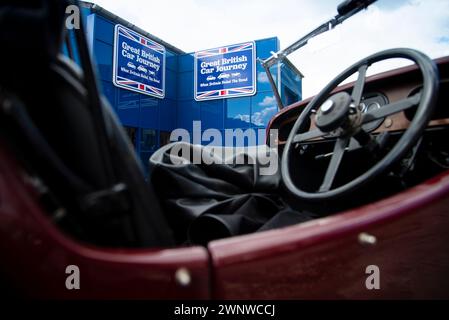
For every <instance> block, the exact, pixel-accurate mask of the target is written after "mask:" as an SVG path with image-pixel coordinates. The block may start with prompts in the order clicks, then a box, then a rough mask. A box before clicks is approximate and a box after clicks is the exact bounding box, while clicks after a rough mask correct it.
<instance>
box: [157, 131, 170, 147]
mask: <svg viewBox="0 0 449 320" xmlns="http://www.w3.org/2000/svg"><path fill="white" fill-rule="evenodd" d="M169 143H170V132H169V131H160V132H159V147H162V146H165V145H166V144H169Z"/></svg>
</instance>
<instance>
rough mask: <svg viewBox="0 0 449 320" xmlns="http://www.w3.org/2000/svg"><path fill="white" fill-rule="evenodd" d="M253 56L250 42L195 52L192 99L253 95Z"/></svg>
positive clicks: (253, 45)
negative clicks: (193, 95) (193, 93)
mask: <svg viewBox="0 0 449 320" xmlns="http://www.w3.org/2000/svg"><path fill="white" fill-rule="evenodd" d="M255 60H256V45H255V43H254V42H246V43H240V44H235V45H230V46H226V47H221V48H215V49H210V50H203V51H199V52H195V71H194V74H195V76H194V78H195V100H197V101H203V100H212V99H223V98H231V97H241V96H251V95H254V94H255V93H256V66H255Z"/></svg>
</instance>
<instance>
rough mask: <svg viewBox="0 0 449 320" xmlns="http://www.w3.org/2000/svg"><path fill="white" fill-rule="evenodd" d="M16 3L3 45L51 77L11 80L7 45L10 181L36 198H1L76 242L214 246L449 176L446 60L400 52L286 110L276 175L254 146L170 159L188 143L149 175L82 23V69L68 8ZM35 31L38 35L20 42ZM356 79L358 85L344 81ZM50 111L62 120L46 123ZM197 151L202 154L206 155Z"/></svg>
mask: <svg viewBox="0 0 449 320" xmlns="http://www.w3.org/2000/svg"><path fill="white" fill-rule="evenodd" d="M7 2H8V1H7ZM8 4H9V6H6V7H5V8H7V9H3V8H1V9H0V12H1V14H0V25H1V26H5V25H7V24H8V25H9V27H8V28H5V27H2V28H0V30H1V31H0V39H1V43H2V44H3V46H5V47H8V48H14V50H15V52H16V54H17V57H16V59H24V60H26V59H32V60H33V61H32V62H33V64H34V66H35V71H34V72H35V73H36V72H39V73H40V78H41V79H42V81H38V82H35V85H33V86H25V85H24V83H23V79H22V78H21V77H16V76H10V75H11V74H18V72H19V73H20V72H26V70H25V69H26V64H23V65H19V66H17V65H16V66H15V68H16V69H14V70H12V69H11V68H12V67H11V66H10V64H8V59H7V56H6V52H5V51H3V50H2V51H0V63H1V65H2V72H1V75H0V87H1V90H0V105H1V108H0V173H1V175H3V177H2V178H1V179H0V185H1V186H2V188H4V189H3V190H7V189H11V190H18V189H17V188H18V182H17V181H21V183H23V184H24V185H25V186H26V187H25V189H21V190H27V193H28V194H29V195H31V196H30V197H31V198H27V199H26V200H25V198H23V197H22V196H17V197H18V198H17V203H15V204H8V203H9V202H8V201H9V200H8V199H10V200H11V199H12V198H3V197H2V194H1V193H0V206H5V205H6V206H10V207H13V206H15V205H17V206H19V207H20V206H21V205H24V203H27V204H28V203H30V201H31V202H33V201H34V202H35V203H36V204H37V206H38V207H39V208H41V210H42V211H43V212H45V213H46V216H47V218H48V219H49V221H51V224H52V225H54V226H57V229H58V230H60V231H62V232H63V234H65V235H68V236H69V237H70V238H72V239H74V240H75V241H76V242H78V243H82V244H83V243H84V244H86V245H88V246H95V247H97V246H98V247H105V248H164V247H165V248H175V247H184V246H192V245H202V246H205V247H207V246H208V244H209V243H210V242H211V241H213V240H216V239H221V238H229V237H233V236H239V235H245V234H252V233H261V234H262V232H264V231H267V230H278V229H279V228H284V227H288V226H292V225H297V224H301V223H304V222H308V221H313V220H316V219H321V218H323V217H329V216H334V215H339V214H340V213H341V212H345V211H348V210H350V209H354V208H358V207H361V206H366V205H369V204H373V203H375V202H376V201H379V200H381V199H386V198H389V197H392V196H394V195H398V194H400V193H402V192H404V191H406V190H409V189H410V188H412V187H416V186H419V185H420V184H422V183H425V182H426V181H428V180H429V179H432V178H434V177H436V176H438V175H439V174H441V173H444V172H445V171H447V169H448V168H449V144H448V143H447V140H446V139H447V136H448V134H449V108H448V106H447V104H448V101H449V97H448V93H449V58H447V57H446V58H441V59H438V60H435V61H433V60H431V59H430V58H428V57H427V56H426V55H424V54H423V53H421V52H419V51H417V50H413V49H409V48H397V49H391V50H386V51H382V52H379V53H376V54H374V55H371V56H369V57H366V58H364V59H362V60H361V61H358V62H355V63H354V64H353V65H352V66H349V67H348V66H342V69H343V68H345V67H348V68H347V69H346V70H345V71H343V72H342V73H341V74H340V75H337V76H336V77H335V79H334V80H332V81H331V82H330V83H329V84H328V85H327V86H326V87H325V88H324V89H323V90H322V91H321V92H319V93H318V94H317V95H316V96H314V97H312V98H309V99H306V100H303V101H301V102H298V103H295V104H293V105H290V106H287V107H284V108H282V109H281V110H280V111H279V112H278V114H277V115H276V116H275V117H274V118H273V119H272V120H271V122H270V124H269V128H268V130H267V132H270V131H269V130H270V129H277V130H278V135H277V136H276V135H271V136H268V140H267V145H270V146H272V147H274V148H277V157H278V159H279V162H278V165H279V170H277V173H276V174H273V175H266V176H265V175H260V174H259V171H258V166H259V164H258V159H257V157H258V155H257V152H253V151H251V150H246V151H245V152H243V154H236V155H235V157H237V156H240V157H244V158H253V159H254V160H255V161H254V163H251V164H231V165H228V164H218V165H216V164H213V165H206V164H193V162H190V160H189V159H184V161H183V162H182V163H181V164H172V163H171V162H170V157H169V156H168V152H169V151H170V150H172V148H175V147H176V146H179V143H177V142H174V143H172V144H170V145H167V146H165V147H163V148H162V149H161V150H159V151H157V152H156V153H155V154H154V155H153V156H152V157H151V159H149V163H148V165H149V166H150V180H149V181H146V180H145V179H144V176H143V174H142V169H141V165H140V164H139V162H138V160H137V159H136V157H135V155H134V152H133V150H132V147H131V146H130V144H129V142H128V141H127V137H126V135H125V134H124V132H123V130H122V128H121V125H120V124H119V123H118V120H117V118H116V116H115V115H114V114H113V112H112V111H111V108H110V107H109V105H108V102H107V101H106V99H105V98H103V97H102V96H101V94H100V93H99V89H98V87H97V83H96V80H95V66H94V65H93V64H92V63H91V58H90V55H89V52H88V48H87V45H86V39H85V35H84V32H83V30H82V28H81V31H80V32H76V37H77V43H78V50H79V55H80V58H81V62H82V64H81V68H80V67H78V66H76V65H75V64H74V63H73V62H72V61H70V60H69V59H68V58H66V57H63V56H61V55H60V54H59V47H60V43H61V41H64V36H65V35H64V33H63V28H61V25H62V19H63V17H64V12H63V10H64V6H63V5H62V2H60V1H56V0H53V1H41V2H36V3H35V4H32V2H31V1H20V2H17V1H9V2H8ZM2 6H3V5H2ZM24 17H26V18H24ZM30 28H32V29H33V30H35V36H33V37H31V38H30V37H27V39H28V40H29V41H26V42H23V41H17V40H16V39H19V38H22V37H24V36H26V33H27V32H28V31H27V30H29V29H30ZM30 50H32V51H33V52H34V54H33V55H31V56H30V55H29V54H28V53H27V52H29V51H30ZM391 58H404V59H409V60H411V62H412V64H411V65H410V66H406V67H403V68H400V69H395V70H391V71H388V72H383V73H380V74H377V75H374V76H369V77H366V72H367V69H369V67H370V66H371V65H372V64H374V63H377V62H379V61H383V60H385V59H391ZM17 68H19V69H20V68H23V70H17ZM353 74H355V75H356V76H357V78H356V81H355V82H351V83H345V84H343V85H342V84H341V83H342V82H343V81H344V80H346V79H347V78H348V77H349V76H351V75H353ZM50 110H51V111H52V114H55V115H57V117H58V121H54V119H48V117H46V116H45V114H46V113H48V112H49V111H50ZM55 133H58V134H55ZM187 148H190V150H191V155H194V154H195V153H197V152H202V151H203V149H204V148H205V147H201V146H194V145H187ZM268 149H269V147H266V149H262V150H263V151H264V152H265V151H267V150H268ZM7 177H9V178H7ZM5 192H6V191H5ZM21 201H22V202H21ZM15 202H16V201H15ZM20 203H22V204H20ZM2 216H3V215H2ZM6 219H7V218H5V217H3V218H2V221H7V220H6ZM11 221H12V220H11ZM16 223H17V222H11V223H10V224H8V223H6V222H5V223H2V224H0V228H2V226H3V227H5V228H6V227H8V228H11V227H14V228H15V227H17V224H16ZM21 223H22V222H21ZM25 223H26V222H25ZM4 231H5V230H3V231H1V232H0V234H1V236H0V243H1V244H0V247H2V249H1V251H2V252H9V254H11V255H12V254H13V252H12V251H10V250H9V249H8V248H7V247H6V246H7V244H8V243H11V241H13V240H12V239H13V238H14V237H15V235H13V234H11V233H10V232H6V231H5V232H4ZM242 241H243V240H242ZM5 268H7V267H5ZM3 271H5V270H3ZM10 271H11V270H8V269H6V271H5V272H6V273H8V272H10Z"/></svg>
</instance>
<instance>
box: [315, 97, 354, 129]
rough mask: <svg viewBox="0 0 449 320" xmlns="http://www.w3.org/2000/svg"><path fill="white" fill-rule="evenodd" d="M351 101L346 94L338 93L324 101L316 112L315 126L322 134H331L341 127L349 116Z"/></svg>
mask: <svg viewBox="0 0 449 320" xmlns="http://www.w3.org/2000/svg"><path fill="white" fill-rule="evenodd" d="M351 102H352V99H351V96H350V95H349V94H348V93H347V92H339V93H336V94H334V95H333V96H331V97H330V98H329V99H328V100H326V101H325V102H324V103H323V104H322V105H321V107H320V109H319V110H318V112H317V114H316V118H315V123H316V126H317V127H318V128H319V129H320V130H321V131H323V132H331V131H333V130H336V129H338V128H340V127H342V126H343V124H344V123H345V122H346V120H347V119H348V116H349V107H350V105H351Z"/></svg>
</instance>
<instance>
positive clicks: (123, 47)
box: [113, 25, 165, 98]
mask: <svg viewBox="0 0 449 320" xmlns="http://www.w3.org/2000/svg"><path fill="white" fill-rule="evenodd" d="M114 39H115V40H114V67H113V68H114V69H113V82H114V84H115V85H116V86H117V87H120V88H124V89H128V90H132V91H135V92H139V93H143V94H147V95H150V96H154V97H157V98H164V96H165V48H164V47H163V46H162V45H160V44H159V43H156V42H154V41H153V40H151V39H148V38H146V37H144V36H142V35H140V34H138V33H136V32H135V31H133V30H130V29H128V28H126V27H124V26H122V25H116V26H115V38H114Z"/></svg>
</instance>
